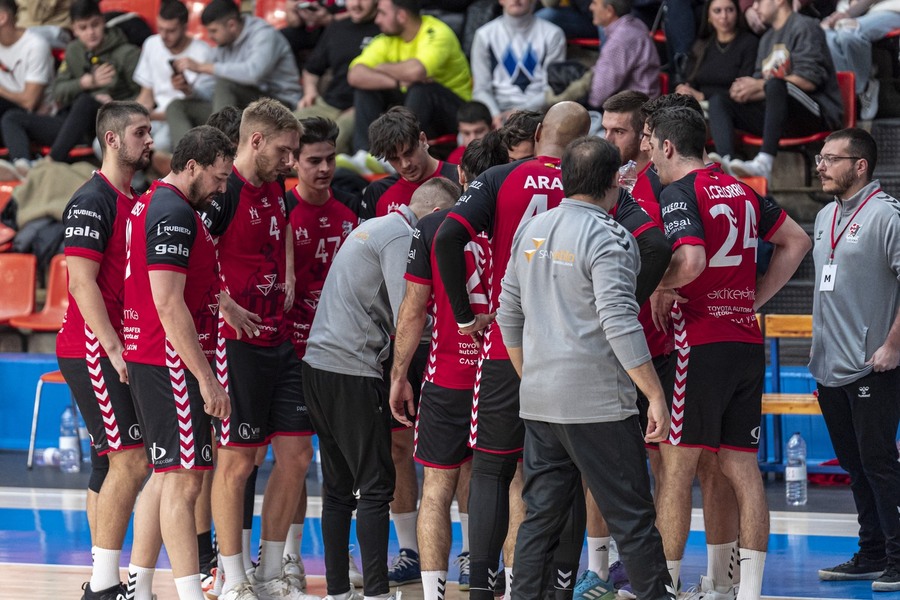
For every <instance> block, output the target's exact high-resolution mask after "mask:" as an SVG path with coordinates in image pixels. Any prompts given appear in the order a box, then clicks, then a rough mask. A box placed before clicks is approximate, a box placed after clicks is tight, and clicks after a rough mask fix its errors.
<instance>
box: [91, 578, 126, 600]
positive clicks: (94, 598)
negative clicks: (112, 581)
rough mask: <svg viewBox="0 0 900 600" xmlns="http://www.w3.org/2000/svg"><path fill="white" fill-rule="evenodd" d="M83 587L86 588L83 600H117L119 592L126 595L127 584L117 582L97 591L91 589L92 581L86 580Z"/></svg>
mask: <svg viewBox="0 0 900 600" xmlns="http://www.w3.org/2000/svg"><path fill="white" fill-rule="evenodd" d="M81 589H82V590H84V594H82V596H81V600H116V598H117V597H118V596H119V594H122V595H123V596H124V595H125V586H123V585H122V584H121V583H117V584H116V585H114V586H112V587H111V588H107V589H105V590H100V591H99V592H95V591H94V590H92V589H91V582H90V581H85V582H84V584H82V586H81Z"/></svg>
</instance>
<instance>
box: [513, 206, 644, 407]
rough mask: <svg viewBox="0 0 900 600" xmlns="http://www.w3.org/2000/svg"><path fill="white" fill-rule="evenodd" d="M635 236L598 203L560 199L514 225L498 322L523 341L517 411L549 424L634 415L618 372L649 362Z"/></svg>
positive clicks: (517, 342) (628, 387)
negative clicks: (638, 296) (641, 317)
mask: <svg viewBox="0 0 900 600" xmlns="http://www.w3.org/2000/svg"><path fill="white" fill-rule="evenodd" d="M640 268H641V259H640V254H639V252H638V247H637V242H636V241H635V239H634V237H633V236H632V235H631V234H630V233H629V232H628V231H627V230H626V229H624V228H623V227H622V226H621V225H619V224H618V223H616V221H615V220H614V219H613V218H612V217H610V216H609V215H608V214H607V213H606V211H604V210H603V209H602V208H599V207H597V206H594V205H592V204H588V203H586V202H580V201H577V200H572V199H570V198H566V199H564V200H563V201H562V203H561V204H560V205H559V207H558V208H556V209H554V210H550V211H547V212H545V213H542V214H539V215H537V216H535V217H533V218H531V219H529V220H528V221H526V222H525V224H523V225H522V226H521V227H519V230H518V231H517V232H516V236H515V239H514V240H513V247H512V254H511V257H510V259H509V264H508V266H507V268H506V274H505V275H504V277H503V282H502V292H501V293H500V308H499V310H498V312H497V323H498V324H499V325H500V330H501V331H502V332H503V340H504V341H505V342H506V345H507V347H510V348H522V352H523V357H524V361H523V369H522V384H521V387H520V388H519V404H520V413H519V414H520V416H521V417H522V418H523V419H531V420H537V421H544V422H548V423H563V424H565V423H591V422H603V421H621V420H623V419H625V418H627V417H628V416H630V415H633V414H636V413H637V408H636V407H635V400H636V394H635V390H634V384H633V383H632V381H631V379H630V378H629V377H628V374H627V373H626V372H625V370H626V369H631V368H634V367H637V366H639V365H641V364H643V363H645V362H647V361H648V360H650V352H649V350H648V349H647V341H646V339H645V338H644V332H643V329H642V328H641V324H640V323H639V322H638V319H637V315H638V304H637V301H636V300H635V298H634V291H635V285H636V280H637V273H638V271H640Z"/></svg>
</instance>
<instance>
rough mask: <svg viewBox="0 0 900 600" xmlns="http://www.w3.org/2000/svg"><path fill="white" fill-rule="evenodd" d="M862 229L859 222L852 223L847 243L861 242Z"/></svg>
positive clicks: (848, 230) (848, 231)
mask: <svg viewBox="0 0 900 600" xmlns="http://www.w3.org/2000/svg"><path fill="white" fill-rule="evenodd" d="M860 229H862V226H861V225H860V224H859V223H853V224H852V225H850V228H849V229H847V238H846V239H847V243H848V244H856V243H858V242H859V230H860Z"/></svg>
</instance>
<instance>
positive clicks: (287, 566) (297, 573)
mask: <svg viewBox="0 0 900 600" xmlns="http://www.w3.org/2000/svg"><path fill="white" fill-rule="evenodd" d="M281 576H282V577H284V578H285V579H287V580H288V581H289V582H290V583H291V585H292V586H294V587H295V588H297V589H298V590H300V591H301V592H305V591H306V569H305V568H303V559H302V558H300V555H299V554H288V555H287V556H285V557H284V558H283V559H282V562H281Z"/></svg>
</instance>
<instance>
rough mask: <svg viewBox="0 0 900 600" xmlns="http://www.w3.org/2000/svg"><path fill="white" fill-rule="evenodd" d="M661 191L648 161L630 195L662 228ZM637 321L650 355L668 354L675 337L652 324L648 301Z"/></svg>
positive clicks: (670, 331) (672, 348) (672, 347)
mask: <svg viewBox="0 0 900 600" xmlns="http://www.w3.org/2000/svg"><path fill="white" fill-rule="evenodd" d="M661 192H662V184H660V182H659V175H658V174H657V173H656V170H655V169H653V163H650V162H648V163H647V165H646V166H645V167H644V168H643V169H642V170H641V172H640V173H638V177H637V182H636V183H635V184H634V189H633V190H631V195H632V196H634V199H635V200H636V201H637V203H638V206H640V207H641V208H642V209H643V210H644V212H645V213H647V215H648V216H649V217H650V218H651V219H652V220H653V222H654V223H656V225H657V227H659V228H660V229H663V228H664V226H663V220H662V213H661V212H660V209H659V194H660V193H661ZM638 321H640V323H641V326H642V327H643V328H644V337H645V338H647V347H648V348H649V349H650V356H654V357H656V356H660V355H664V354H669V353H670V352H672V350H674V348H675V338H674V337H673V336H672V328H671V327H669V329H668V330H666V331H660V330H658V329H657V328H656V326H655V325H654V324H653V314H652V310H651V308H650V302H649V301H647V302H644V304H643V305H642V306H641V311H640V312H639V313H638Z"/></svg>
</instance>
